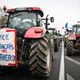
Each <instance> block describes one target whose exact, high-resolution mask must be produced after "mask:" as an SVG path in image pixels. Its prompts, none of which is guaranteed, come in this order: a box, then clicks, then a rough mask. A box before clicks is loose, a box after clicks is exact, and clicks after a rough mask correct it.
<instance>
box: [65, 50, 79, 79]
mask: <svg viewBox="0 0 80 80" xmlns="http://www.w3.org/2000/svg"><path fill="white" fill-rule="evenodd" d="M65 72H66V80H80V56H79V55H74V56H67V55H66V49H65Z"/></svg>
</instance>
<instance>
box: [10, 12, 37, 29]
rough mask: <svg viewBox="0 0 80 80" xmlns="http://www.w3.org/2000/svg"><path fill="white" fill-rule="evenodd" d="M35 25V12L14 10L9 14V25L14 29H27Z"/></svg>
mask: <svg viewBox="0 0 80 80" xmlns="http://www.w3.org/2000/svg"><path fill="white" fill-rule="evenodd" d="M31 26H36V13H33V12H15V13H12V14H10V18H9V27H10V28H14V29H27V28H29V27H31Z"/></svg>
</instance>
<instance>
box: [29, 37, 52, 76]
mask: <svg viewBox="0 0 80 80" xmlns="http://www.w3.org/2000/svg"><path fill="white" fill-rule="evenodd" d="M48 44H49V43H48V39H47V37H44V38H42V39H38V40H37V41H36V42H34V43H33V44H32V46H31V49H30V57H29V59H30V62H29V67H30V72H31V74H32V75H34V76H36V77H49V75H50V71H51V53H50V48H49V45H48Z"/></svg>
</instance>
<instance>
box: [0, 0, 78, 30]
mask: <svg viewBox="0 0 80 80" xmlns="http://www.w3.org/2000/svg"><path fill="white" fill-rule="evenodd" d="M3 5H6V6H7V7H8V8H12V7H25V6H31V7H32V6H36V7H41V8H42V10H43V11H44V13H45V15H47V14H49V15H50V16H54V18H55V21H54V26H55V27H57V28H58V29H59V28H61V27H62V26H64V24H65V23H66V22H68V23H71V24H73V23H74V22H77V21H79V20H80V0H0V6H1V7H2V6H3Z"/></svg>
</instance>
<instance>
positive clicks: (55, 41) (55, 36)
mask: <svg viewBox="0 0 80 80" xmlns="http://www.w3.org/2000/svg"><path fill="white" fill-rule="evenodd" d="M48 30H51V31H52V32H51V39H52V40H53V47H54V52H56V51H58V49H59V46H60V42H61V39H60V33H59V31H58V32H57V30H56V29H55V28H49V29H48Z"/></svg>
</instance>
